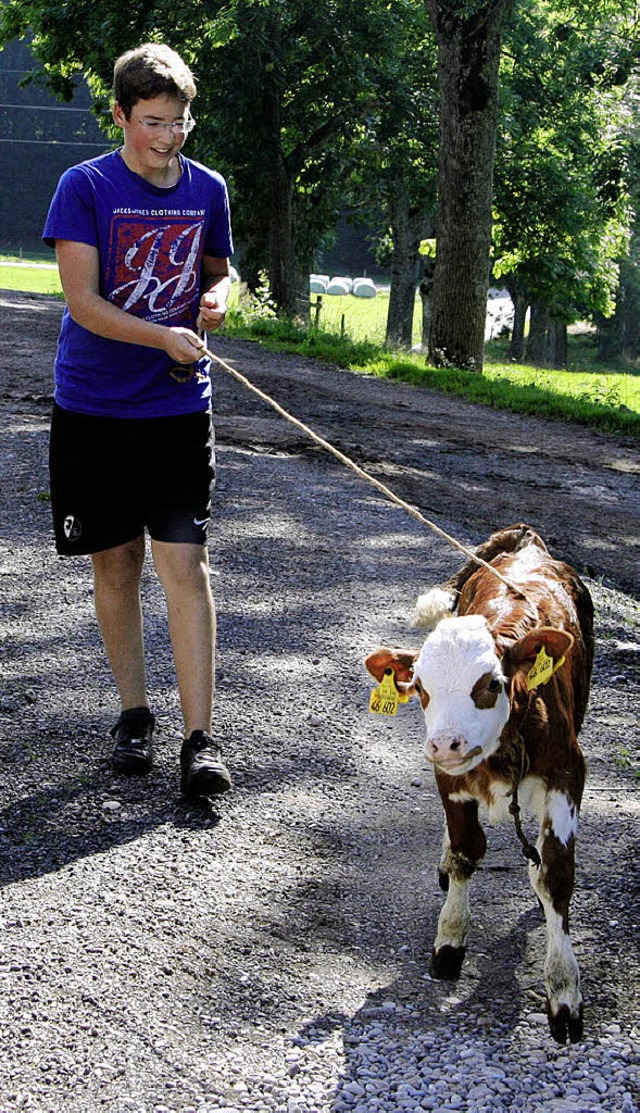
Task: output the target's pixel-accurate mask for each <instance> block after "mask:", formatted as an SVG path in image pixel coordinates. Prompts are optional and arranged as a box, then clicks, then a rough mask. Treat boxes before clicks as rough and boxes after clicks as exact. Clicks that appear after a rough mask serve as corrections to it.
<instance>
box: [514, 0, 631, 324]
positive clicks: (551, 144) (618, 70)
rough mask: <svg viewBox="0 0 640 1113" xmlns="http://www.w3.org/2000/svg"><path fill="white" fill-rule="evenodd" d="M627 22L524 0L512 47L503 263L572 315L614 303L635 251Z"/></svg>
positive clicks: (537, 294)
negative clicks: (623, 127) (628, 256)
mask: <svg viewBox="0 0 640 1113" xmlns="http://www.w3.org/2000/svg"><path fill="white" fill-rule="evenodd" d="M618 11H619V12H620V11H621V6H619V7H618ZM594 17H595V22H594ZM598 20H599V21H598ZM623 26H624V21H623V18H622V15H618V17H617V20H612V17H611V12H610V11H605V12H604V14H603V13H602V12H601V11H599V10H598V9H597V8H596V10H595V11H594V12H593V13H592V16H591V18H590V20H589V22H588V23H586V22H585V23H582V22H581V21H580V20H579V19H578V18H575V17H574V18H571V16H570V13H569V12H568V10H567V8H566V7H565V8H563V7H562V6H561V5H555V4H553V3H551V4H549V3H547V2H545V0H536V2H534V3H532V4H531V5H527V6H526V7H520V8H518V9H517V16H516V17H515V18H514V20H513V21H512V23H511V25H510V28H509V34H508V39H507V43H506V46H505V50H504V52H503V59H502V90H503V91H502V100H503V116H502V126H501V132H500V136H499V148H498V159H497V163H496V175H495V210H496V213H495V222H494V237H493V238H494V249H495V261H494V274H495V275H496V277H501V276H511V277H512V278H514V279H515V280H516V283H517V284H518V286H519V287H520V288H521V289H522V290H523V291H525V292H526V294H527V296H528V297H529V299H530V300H532V301H540V302H542V303H543V304H544V305H545V306H546V307H547V308H548V309H549V310H550V312H551V314H552V316H555V317H556V318H557V319H559V320H562V321H567V322H570V321H573V320H576V319H578V318H579V317H584V316H585V315H586V314H589V315H593V314H595V313H600V314H605V315H606V314H609V313H611V312H612V311H613V300H612V299H613V295H614V292H615V289H616V285H617V278H618V265H617V261H618V260H619V258H620V256H621V255H622V254H624V252H625V250H626V243H627V236H628V225H629V206H628V195H627V191H626V185H625V172H626V167H625V151H624V148H623V145H622V144H621V142H620V133H619V126H620V121H621V112H620V102H621V84H620V82H621V81H622V80H623V76H622V74H623V69H622V66H623V55H624V57H625V59H626V58H627V55H628V49H627V44H626V43H625V40H624V38H621V34H622V30H623ZM616 31H617V32H618V33H615V32H616ZM624 72H626V70H624Z"/></svg>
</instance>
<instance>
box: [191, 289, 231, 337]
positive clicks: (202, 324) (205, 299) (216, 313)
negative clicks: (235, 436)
mask: <svg viewBox="0 0 640 1113" xmlns="http://www.w3.org/2000/svg"><path fill="white" fill-rule="evenodd" d="M226 312H227V302H226V297H225V292H224V291H222V290H209V291H208V292H207V293H206V294H203V295H202V297H201V298H200V315H199V317H198V328H199V329H202V331H203V332H213V330H214V329H217V328H220V325H221V324H222V322H223V321H224V318H225V315H226Z"/></svg>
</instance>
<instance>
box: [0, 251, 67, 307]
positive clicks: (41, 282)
mask: <svg viewBox="0 0 640 1113" xmlns="http://www.w3.org/2000/svg"><path fill="white" fill-rule="evenodd" d="M0 289H2V290H21V291H23V292H24V291H26V292H27V293H32V294H57V295H59V296H61V295H62V286H61V285H60V276H59V274H58V268H57V267H56V261H55V256H54V254H53V252H52V251H49V252H47V254H46V255H44V254H43V255H29V257H28V258H27V257H25V258H24V259H19V258H16V256H15V255H13V256H12V255H0Z"/></svg>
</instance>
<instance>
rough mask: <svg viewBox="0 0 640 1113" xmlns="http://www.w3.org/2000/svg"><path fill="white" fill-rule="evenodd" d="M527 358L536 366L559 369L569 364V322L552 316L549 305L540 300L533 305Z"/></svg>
mask: <svg viewBox="0 0 640 1113" xmlns="http://www.w3.org/2000/svg"><path fill="white" fill-rule="evenodd" d="M527 360H528V362H529V363H533V364H534V366H535V367H554V368H556V369H557V370H559V371H562V370H564V369H565V368H566V366H567V360H568V343H567V323H566V321H559V320H558V319H557V318H555V317H552V316H551V314H550V313H549V310H548V309H547V306H546V305H544V304H543V303H542V302H538V301H534V302H532V305H531V323H530V325H529V342H528V344H527Z"/></svg>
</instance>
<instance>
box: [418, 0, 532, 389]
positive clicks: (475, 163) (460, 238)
mask: <svg viewBox="0 0 640 1113" xmlns="http://www.w3.org/2000/svg"><path fill="white" fill-rule="evenodd" d="M425 3H426V6H427V10H428V11H429V13H430V15H431V18H432V20H433V25H434V28H435V32H436V38H437V43H438V87H439V91H440V169H439V176H438V217H437V227H436V237H437V255H436V268H435V276H434V289H433V309H432V321H431V336H430V342H429V357H430V359H431V361H432V362H433V363H435V364H436V365H446V364H454V365H456V366H458V367H463V368H469V369H473V370H482V364H483V348H484V330H485V321H486V312H487V290H488V286H489V254H490V246H491V223H492V195H493V166H494V159H495V146H496V132H497V125H498V67H499V61H500V47H501V34H502V27H503V23H504V20H505V16H506V14H507V12H508V11H509V8H510V4H511V0H485V2H484V3H483V2H482V0H480V2H477V3H473V2H468V0H448V2H447V0H425Z"/></svg>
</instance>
